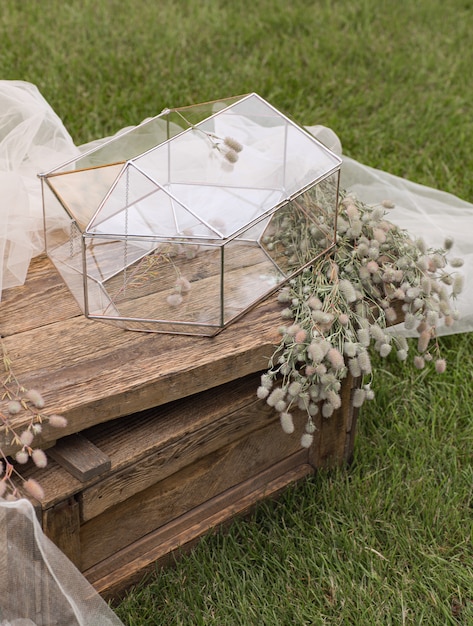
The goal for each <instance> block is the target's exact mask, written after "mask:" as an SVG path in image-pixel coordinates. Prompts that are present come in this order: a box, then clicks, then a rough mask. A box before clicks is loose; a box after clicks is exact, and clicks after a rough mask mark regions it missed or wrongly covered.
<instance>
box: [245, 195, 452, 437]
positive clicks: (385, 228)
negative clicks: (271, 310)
mask: <svg viewBox="0 0 473 626" xmlns="http://www.w3.org/2000/svg"><path fill="white" fill-rule="evenodd" d="M391 208H394V205H393V204H392V203H391V202H388V201H384V202H383V203H382V204H381V205H379V206H375V207H371V206H367V205H366V204H364V203H363V202H361V201H360V200H358V199H357V198H356V197H355V196H353V195H346V194H341V196H340V202H339V212H338V218H337V243H336V245H335V247H334V248H333V250H332V252H331V253H330V254H328V255H324V256H322V257H320V258H319V259H318V260H317V261H316V262H315V263H314V264H313V265H312V266H311V267H308V268H306V269H305V270H303V271H302V272H301V273H300V274H298V275H297V276H296V277H295V278H293V279H291V280H290V282H289V283H288V284H287V285H286V286H285V287H283V288H282V290H281V291H280V293H279V296H278V300H279V302H280V303H281V304H282V305H283V306H284V308H283V310H282V312H281V316H282V318H283V320H284V324H283V325H282V326H281V328H280V334H281V341H280V344H279V345H278V346H277V348H276V350H275V352H274V354H273V355H272V357H271V359H270V361H269V367H268V371H267V372H265V373H264V374H263V375H262V377H261V385H260V387H259V388H258V390H257V396H258V397H259V398H260V399H264V400H266V402H267V403H268V404H269V405H270V406H271V407H274V409H275V410H276V411H277V412H278V413H279V416H280V421H281V426H282V429H283V430H284V432H286V433H289V434H290V433H292V432H294V420H293V411H294V409H300V410H302V411H303V414H304V415H306V416H307V420H306V423H305V432H304V434H303V435H302V438H301V445H302V446H303V447H307V448H308V447H310V445H311V444H312V441H313V433H314V432H315V430H316V426H315V424H314V421H313V418H314V416H315V415H317V413H318V412H319V411H321V413H322V416H323V418H330V416H331V415H332V413H333V412H334V411H335V410H336V409H338V408H340V406H341V398H340V394H339V392H340V389H341V381H342V380H343V379H344V378H345V377H346V376H347V374H348V373H350V374H351V375H352V376H353V377H354V378H356V379H361V384H360V385H359V386H358V388H356V389H355V391H354V395H353V405H354V406H355V407H361V405H362V404H363V402H364V401H365V400H370V399H372V398H373V397H374V392H373V390H372V389H371V382H372V367H371V360H370V354H369V348H370V346H374V349H375V350H376V351H377V352H378V353H379V354H380V356H381V357H383V358H386V357H387V356H388V355H389V354H390V353H391V352H395V353H396V355H397V358H398V359H399V360H400V361H405V360H406V359H407V357H408V351H409V344H408V342H407V340H406V338H405V337H404V336H398V335H396V334H393V333H391V332H387V327H388V326H390V325H392V324H395V323H399V322H402V321H403V320H404V322H405V328H406V329H409V330H413V329H415V330H416V331H417V332H418V334H419V336H418V341H417V353H416V355H415V356H414V364H415V366H416V367H417V368H419V369H422V368H424V367H425V366H426V365H427V364H429V362H432V366H433V368H434V369H435V370H436V372H438V373H442V372H443V371H445V368H446V363H445V360H444V359H442V357H441V355H440V350H439V345H438V341H437V339H436V336H437V328H438V325H439V323H440V321H441V320H443V323H444V324H446V325H447V326H451V325H452V324H453V321H454V320H455V319H457V317H458V313H457V312H456V311H455V309H454V308H453V306H452V299H453V298H455V297H456V296H457V295H458V294H459V293H460V291H461V289H462V286H463V276H462V275H461V274H460V273H458V272H457V271H456V268H458V267H460V266H461V265H462V264H463V261H462V260H461V259H458V258H453V259H452V260H450V261H448V259H447V256H448V253H449V251H450V250H451V248H452V245H453V241H452V240H451V239H447V240H446V241H445V243H444V248H443V249H438V250H433V249H428V248H427V246H426V244H425V242H424V240H423V239H421V238H420V239H416V240H413V239H412V238H411V237H410V236H409V234H408V233H407V232H406V231H404V230H401V229H400V228H399V227H397V226H395V225H394V224H393V223H391V222H389V221H388V220H387V219H386V213H387V212H388V210H389V209H391ZM284 219H285V220H286V222H287V223H286V224H284V225H283V226H284V228H281V229H279V230H278V232H279V233H285V236H284V238H283V240H282V241H279V242H269V245H276V243H277V245H280V246H283V247H284V248H285V250H286V254H287V255H288V257H289V258H291V257H294V256H295V257H297V255H298V249H300V245H301V243H300V242H302V241H303V242H304V246H307V245H310V246H312V247H313V248H314V251H316V250H317V249H318V248H320V247H321V246H324V247H325V245H326V241H325V238H324V234H323V232H322V231H318V230H317V229H312V230H310V231H309V232H303V233H302V232H298V230H299V229H300V228H301V226H300V224H301V222H300V220H299V221H291V216H290V214H287V213H286V215H285V217H284ZM334 219H335V217H333V220H334ZM333 220H332V221H333ZM313 256H314V257H315V256H316V254H315V253H314V254H313ZM304 419H305V418H304Z"/></svg>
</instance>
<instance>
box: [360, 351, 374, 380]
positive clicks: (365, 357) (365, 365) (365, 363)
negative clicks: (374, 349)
mask: <svg viewBox="0 0 473 626" xmlns="http://www.w3.org/2000/svg"><path fill="white" fill-rule="evenodd" d="M358 363H359V364H360V367H361V371H362V373H363V374H371V359H370V355H369V354H368V352H367V351H366V350H363V351H362V352H360V353H359V354H358Z"/></svg>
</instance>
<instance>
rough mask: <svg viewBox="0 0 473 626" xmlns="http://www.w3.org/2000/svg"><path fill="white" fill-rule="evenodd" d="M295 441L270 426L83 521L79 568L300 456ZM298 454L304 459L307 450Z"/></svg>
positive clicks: (296, 439)
mask: <svg viewBox="0 0 473 626" xmlns="http://www.w3.org/2000/svg"><path fill="white" fill-rule="evenodd" d="M299 437H300V434H299ZM299 437H297V438H292V439H289V438H288V437H287V435H286V434H285V433H283V432H282V430H281V428H280V427H279V424H274V423H273V424H270V425H269V426H267V427H265V428H262V429H261V430H258V431H256V432H253V433H251V434H250V435H247V436H245V437H243V438H241V439H239V440H238V441H235V442H232V443H230V444H228V445H226V446H222V447H221V448H219V449H218V450H216V451H214V452H212V453H211V454H208V455H206V456H204V457H202V458H200V459H199V460H198V461H196V462H194V463H192V464H191V465H187V466H186V467H184V468H183V469H182V470H180V471H178V472H176V473H174V474H172V475H171V476H169V477H168V478H165V479H164V480H162V481H159V482H157V483H156V484H153V485H152V486H150V487H149V488H148V489H145V490H143V491H140V492H139V493H136V494H134V495H132V496H130V497H129V498H127V499H126V500H125V501H123V502H121V503H119V504H117V505H116V506H114V507H112V508H109V509H108V510H107V511H105V512H104V513H103V514H101V515H98V516H96V517H94V518H93V519H91V520H90V521H88V522H85V523H84V524H82V526H81V546H82V554H81V559H82V561H81V568H82V569H87V568H89V567H91V566H92V565H95V564H96V563H98V562H100V561H101V560H103V559H105V558H107V557H108V556H110V555H111V554H113V553H114V552H116V551H117V550H120V549H121V548H123V547H125V546H126V545H129V544H130V543H132V542H133V541H136V540H138V539H140V538H141V537H143V536H144V535H146V534H147V533H149V532H152V531H154V530H156V529H157V528H159V527H160V526H163V525H164V524H166V523H168V522H169V521H171V520H172V519H175V518H177V517H179V516H181V515H184V514H186V513H188V512H189V511H190V510H192V509H193V508H195V507H197V506H199V505H201V504H202V503H204V502H206V501H207V500H209V499H210V498H213V497H214V496H216V495H218V494H219V493H222V492H224V491H225V490H227V489H229V488H231V487H233V486H235V485H236V484H238V483H239V482H243V481H246V480H250V479H251V478H252V477H255V476H257V475H258V474H259V473H260V472H261V471H264V470H265V469H268V468H269V467H271V466H272V465H275V464H277V463H278V462H279V461H280V460H281V459H283V458H285V457H286V456H289V455H291V454H293V453H295V452H298V451H300V444H299ZM303 452H304V453H305V454H304V458H305V459H307V451H303ZM117 520H119V524H118V525H117Z"/></svg>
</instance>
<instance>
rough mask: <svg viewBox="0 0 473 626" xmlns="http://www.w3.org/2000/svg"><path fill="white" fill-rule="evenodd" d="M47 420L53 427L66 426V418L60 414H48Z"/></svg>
mask: <svg viewBox="0 0 473 626" xmlns="http://www.w3.org/2000/svg"><path fill="white" fill-rule="evenodd" d="M48 421H49V424H50V425H51V426H52V427H53V428H65V427H66V426H67V419H66V418H65V417H63V416H62V415H50V416H49V417H48Z"/></svg>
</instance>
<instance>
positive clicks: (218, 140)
mask: <svg viewBox="0 0 473 626" xmlns="http://www.w3.org/2000/svg"><path fill="white" fill-rule="evenodd" d="M176 113H177V114H178V115H179V116H180V117H181V118H182V119H183V120H184V121H185V122H186V124H188V125H189V127H190V128H192V129H193V130H195V131H197V132H198V133H201V134H203V135H204V136H205V137H206V138H207V139H208V141H209V143H210V146H211V148H212V149H215V150H216V151H217V152H218V153H220V154H221V155H222V156H223V158H224V159H225V160H226V161H227V165H228V164H231V165H233V164H234V163H236V162H237V161H238V158H239V153H240V152H241V151H242V150H243V146H242V144H241V143H240V142H239V141H237V140H236V139H234V138H233V137H220V136H219V135H216V134H215V133H212V132H210V131H208V130H204V129H203V128H200V127H199V126H196V125H195V124H192V123H191V122H189V120H188V119H186V118H185V117H184V115H183V114H182V113H181V112H180V111H176ZM230 169H232V168H230Z"/></svg>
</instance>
